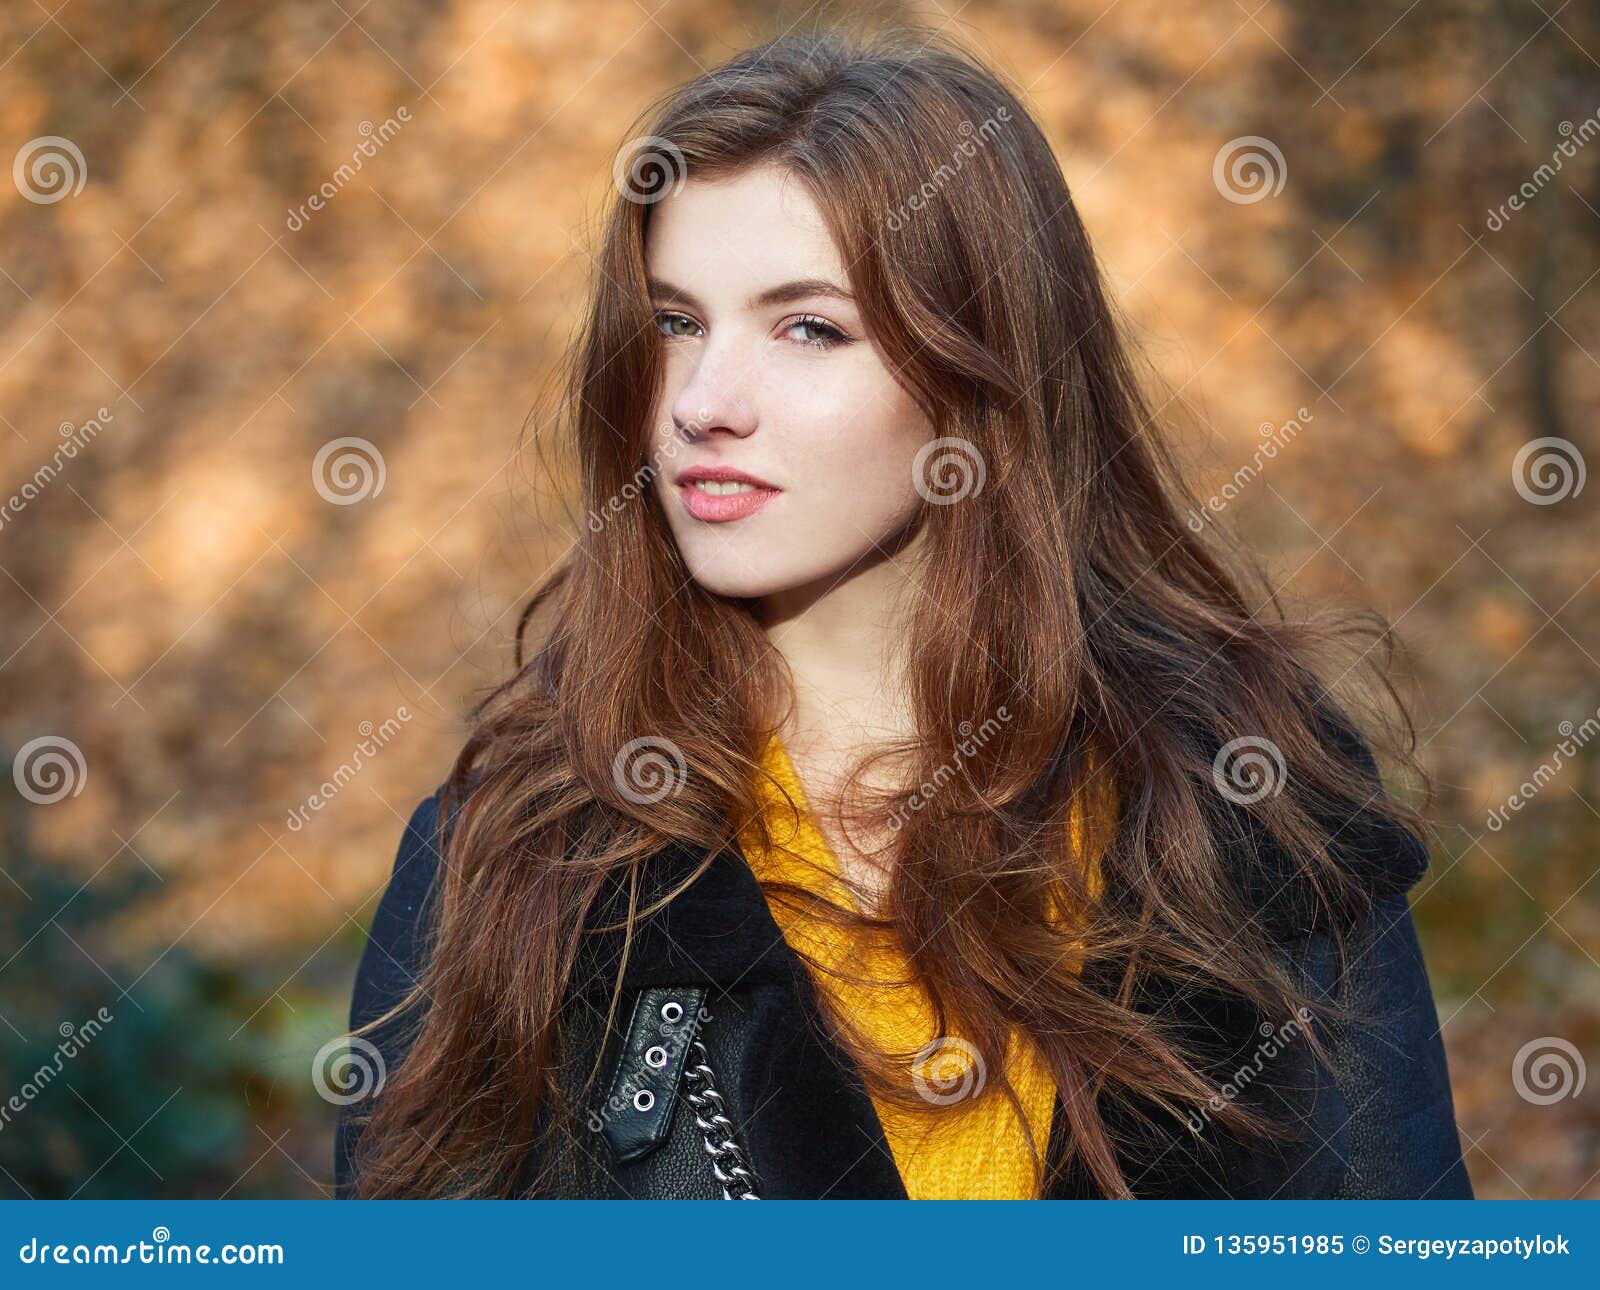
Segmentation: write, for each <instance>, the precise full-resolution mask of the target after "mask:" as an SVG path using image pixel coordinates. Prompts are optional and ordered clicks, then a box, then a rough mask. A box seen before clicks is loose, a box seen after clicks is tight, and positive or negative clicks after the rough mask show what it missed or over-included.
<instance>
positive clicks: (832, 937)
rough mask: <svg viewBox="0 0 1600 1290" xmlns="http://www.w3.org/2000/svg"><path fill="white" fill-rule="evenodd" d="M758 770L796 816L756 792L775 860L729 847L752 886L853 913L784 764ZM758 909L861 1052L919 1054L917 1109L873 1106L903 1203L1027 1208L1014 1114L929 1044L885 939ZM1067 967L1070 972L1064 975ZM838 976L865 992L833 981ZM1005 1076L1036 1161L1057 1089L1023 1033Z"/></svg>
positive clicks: (1028, 1184)
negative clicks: (786, 885) (791, 891)
mask: <svg viewBox="0 0 1600 1290" xmlns="http://www.w3.org/2000/svg"><path fill="white" fill-rule="evenodd" d="M762 765H763V767H764V768H765V769H766V771H767V772H768V774H770V775H771V776H772V779H773V780H775V781H777V785H781V786H782V788H783V789H785V790H787V792H788V794H789V797H790V798H792V799H793V801H794V803H795V805H796V807H797V808H798V809H799V812H800V815H799V819H798V820H796V818H795V816H794V814H793V813H791V812H790V810H789V808H788V804H787V803H786V802H785V801H784V798H783V795H782V793H780V792H779V791H778V788H777V787H776V786H775V785H774V784H773V783H772V782H770V781H768V780H767V779H764V778H763V779H760V780H759V792H760V795H761V799H762V805H763V809H764V810H765V812H766V818H767V823H768V828H769V829H770V830H771V832H772V836H773V848H772V850H771V851H769V852H763V851H762V850H761V847H760V843H759V839H758V838H757V837H756V836H755V833H754V829H753V828H750V829H746V830H745V831H744V832H743V833H741V834H740V838H739V841H740V845H741V848H742V850H743V853H744V855H745V858H746V860H747V861H748V862H749V864H750V866H751V868H752V870H753V871H754V872H755V874H756V876H757V878H758V879H760V880H762V881H763V882H769V881H783V882H790V883H795V884H797V885H799V886H801V887H803V888H805V889H806V890H807V891H808V892H811V893H814V894H815V895H818V896H821V897H823V898H824V899H826V900H828V901H830V902H831V903H832V904H834V905H836V906H838V907H839V908H842V909H854V908H857V906H856V905H855V902H854V900H853V898H852V896H851V894H850V892H849V889H848V888H847V887H846V886H845V885H844V883H843V882H842V881H841V879H840V876H839V875H840V870H839V865H838V859H837V857H836V856H835V855H834V854H833V850H832V848H831V847H830V846H829V845H828V842H827V840H826V839H825V838H824V837H823V835H822V833H821V831H820V830H819V829H818V828H817V826H816V823H815V821H814V820H813V818H812V816H811V814H810V810H809V808H808V806H807V805H806V799H805V793H804V791H803V790H802V788H801V785H800V781H799V778H798V776H797V775H796V774H795V771H794V767H793V765H792V764H791V762H790V761H789V757H788V754H787V753H786V752H785V751H784V748H783V745H782V744H781V743H780V742H779V741H778V740H777V739H776V738H773V739H772V740H771V741H770V742H769V743H768V745H767V749H766V751H765V753H764V754H763V757H762ZM1072 827H1073V831H1074V835H1075V836H1081V835H1080V834H1079V830H1080V829H1081V818H1080V815H1079V814H1078V810H1077V807H1076V806H1075V809H1074V813H1073V815H1072ZM1089 877H1090V890H1091V891H1092V892H1096V893H1098V886H1099V873H1098V869H1097V867H1096V866H1091V867H1090V875H1089ZM768 907H769V909H770V910H771V912H772V916H773V919H774V921H776V922H777V924H778V927H779V929H780V930H781V931H782V932H783V935H784V939H785V940H786V941H787V942H788V943H789V944H790V945H791V946H792V947H793V948H794V949H795V950H796V951H797V952H800V953H801V954H802V956H803V957H804V958H805V959H807V960H809V961H810V962H811V963H812V965H813V972H812V979H813V981H814V983H815V984H816V986H817V988H818V989H819V990H826V991H828V992H829V995H830V998H831V999H832V1000H833V1001H834V1002H835V1004H836V1006H838V1008H839V1010H840V1011H841V1012H842V1013H843V1014H844V1015H845V1016H848V1017H850V1018H851V1019H852V1023H853V1024H854V1025H855V1026H856V1027H857V1028H859V1029H860V1030H861V1032H862V1034H863V1036H864V1037H865V1038H866V1039H867V1041H868V1042H871V1043H872V1044H874V1045H875V1046H876V1047H877V1049H878V1050H879V1051H881V1052H900V1053H916V1054H918V1060H917V1061H916V1062H914V1063H913V1065H912V1067H911V1072H910V1074H911V1079H912V1080H913V1081H914V1082H915V1083H916V1085H917V1086H918V1087H919V1088H920V1089H921V1090H922V1092H923V1096H924V1099H925V1104H924V1106H922V1107H921V1108H919V1110H917V1111H916V1112H907V1111H904V1110H902V1109H901V1108H899V1107H896V1106H894V1105H892V1104H888V1103H886V1102H885V1101H884V1100H883V1099H881V1098H877V1097H874V1099H873V1102H874V1105H875V1106H876V1108H877V1112H878V1118H879V1120H880V1121H881V1122H882V1124H883V1129H884V1134H885V1136H886V1137H887V1138H888V1142H889V1147H890V1150H891V1151H892V1152H893V1154H894V1160H895V1165H896V1166H897V1167H898V1169H899V1171H900V1176H901V1179H902V1180H903V1182H904V1184H905V1188H906V1194H907V1195H908V1196H909V1197H910V1198H911V1199H912V1200H944V1199H977V1200H1026V1199H1033V1198H1035V1197H1036V1196H1037V1195H1038V1178H1037V1176H1036V1173H1035V1170H1034V1165H1033V1160H1032V1157H1031V1156H1030V1154H1029V1151H1028V1145H1027V1141H1026V1137H1025V1135H1024V1133H1023V1128H1022V1123H1021V1121H1020V1120H1019V1118H1018V1116H1017V1113H1016V1109H1015V1108H1014V1107H1013V1106H1012V1104H1011V1101H1010V1099H1009V1098H1007V1097H1006V1096H1005V1094H1004V1093H1003V1092H1002V1091H1001V1090H1000V1089H999V1087H998V1086H996V1087H993V1088H990V1087H988V1083H989V1081H987V1080H986V1079H985V1077H984V1073H983V1072H982V1070H981V1069H980V1068H979V1067H978V1065H977V1063H976V1060H975V1058H976V1053H975V1050H974V1049H973V1047H972V1046H971V1045H970V1044H969V1043H967V1041H965V1040H963V1039H962V1038H961V1037H960V1036H940V1035H939V1034H938V1033H937V1031H936V1028H935V1017H934V1013H933V1008H932V1004H931V1003H930V1001H929V999H928V997H927V994H926V991H925V990H924V989H923V988H922V987H921V986H920V985H918V984H916V983H915V982H914V981H913V980H912V973H911V969H910V967H909V965H908V963H907V961H906V958H905V956H904V954H903V953H902V952H901V951H900V949H899V947H898V945H897V944H896V943H895V940H894V937H893V935H892V933H889V932H884V933H881V934H870V933H868V932H861V931H856V930H854V929H850V928H844V927H840V926H838V925H836V924H833V923H830V922H828V921H827V920H826V919H824V918H821V917H808V916H807V913H806V911H804V910H802V909H798V908H796V907H795V904H794V902H792V901H787V900H783V899H781V898H776V897H774V896H773V895H772V894H771V893H769V895H768ZM1065 966H1066V967H1067V968H1068V970H1076V965H1074V964H1071V963H1069V964H1067V965H1065ZM818 968H820V969H821V970H820V971H819V970H817V969H818ZM841 971H842V972H845V973H848V974H849V975H851V976H856V977H861V978H864V981H863V982H857V981H854V980H849V979H846V978H845V977H843V976H839V975H836V973H838V972H841ZM1006 1073H1007V1075H1008V1077H1009V1078H1010V1080H1011V1084H1012V1087H1013V1088H1015V1090H1016V1092H1017V1096H1018V1099H1019V1100H1020V1101H1021V1103H1022V1105H1023V1108H1024V1110H1025V1111H1026V1114H1027V1117H1028V1123H1029V1125H1030V1126H1031V1127H1032V1130H1033V1136H1034V1142H1035V1144H1036V1146H1037V1147H1038V1150H1039V1153H1040V1155H1041V1156H1042V1155H1043V1154H1044V1151H1045V1147H1046V1144H1047V1143H1048V1142H1049V1135H1050V1125H1051V1119H1052V1115H1053V1112H1054V1108H1055V1085H1054V1083H1053V1081H1052V1080H1051V1078H1050V1074H1049V1071H1048V1070H1047V1069H1046V1067H1045V1066H1044V1064H1043V1061H1042V1060H1041V1059H1040V1057H1039V1055H1038V1052H1037V1050H1036V1049H1035V1047H1034V1045H1033V1043H1032V1042H1031V1041H1030V1040H1029V1039H1028V1038H1027V1037H1026V1036H1025V1034H1023V1033H1022V1032H1017V1033H1016V1034H1014V1035H1013V1037H1012V1043H1011V1049H1010V1052H1009V1054H1008V1056H1007V1068H1006Z"/></svg>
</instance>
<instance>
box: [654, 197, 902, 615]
mask: <svg viewBox="0 0 1600 1290" xmlns="http://www.w3.org/2000/svg"><path fill="white" fill-rule="evenodd" d="M651 220H652V222H651V227H650V232H649V238H648V245H647V248H646V268H647V270H648V273H649V278H650V288H651V293H652V305H653V307H654V309H655V311H656V325H657V326H658V327H659V328H660V330H661V332H662V335H663V340H662V347H663V356H664V357H663V362H664V372H665V375H664V379H663V382H662V387H661V389H660V391H659V392H658V395H657V400H656V405H655V414H654V416H653V417H652V420H651V427H652V429H651V464H652V466H653V467H654V472H655V473H654V486H655V489H656V493H657V496H658V497H659V498H660V501H661V505H662V507H663V508H664V510H665V512H666V516H667V522H668V524H669V525H670V526H671V528H672V533H673V536H674V538H675V539H676V540H677V543H678V547H679V550H680V551H681V552H682V554H683V558H684V562H685V563H686V564H687V566H688V569H689V572H690V574H691V576H692V577H693V578H694V579H695V581H696V582H698V583H699V584H700V585H702V586H703V587H705V588H706V589H707V590H708V591H711V592H714V593H716V594H719V595H725V596H739V597H752V598H759V597H764V596H771V595H776V594H779V593H783V592H789V591H794V590H796V589H799V588H804V587H806V586H808V585H809V584H813V583H819V582H825V581H826V580H829V579H831V578H834V577H836V576H837V575H839V574H841V573H843V572H845V571H847V570H850V569H852V568H854V567H856V566H857V565H859V564H862V563H864V562H875V561H876V560H877V559H881V558H883V557H884V556H885V554H887V553H888V552H890V551H892V550H893V549H894V547H895V544H896V543H897V542H898V541H899V540H900V539H901V538H902V537H903V536H904V535H905V534H906V533H907V531H908V529H909V527H910V525H911V523H912V521H913V520H914V519H915V518H916V517H917V515H918V514H919V511H920V509H921V507H922V504H923V503H922V497H921V494H919V492H918V490H917V487H916V481H915V479H914V477H913V469H912V467H913V463H914V461H915V459H916V456H917V450H918V449H919V448H920V447H922V445H923V444H925V443H926V442H927V441H928V440H929V439H930V438H931V435H932V431H931V429H930V427H929V425H928V422H927V419H926V418H925V417H924V416H923V415H922V413H921V411H920V410H919V409H918V408H917V406H916V404H915V402H914V401H913V400H912V398H911V396H910V395H909V394H908V393H907V392H906V391H905V390H904V389H903V388H902V387H901V386H900V385H899V384H898V383H897V382H896V380H895V378H894V376H893V374H892V373H891V372H890V370H889V368H888V367H887V365H886V364H885V363H884V360H883V358H882V356H881V355H880V354H879V353H878V351H877V350H876V349H875V348H874V345H873V342H872V341H871V339H870V338H869V337H868V336H867V335H866V333H865V330H864V328H863V320H862V315H861V312H860V311H859V310H858V309H857V307H856V305H855V303H854V301H853V300H852V299H851V297H850V295H849V279H848V277H847V275H846V273H845V266H844V264H843V263H842V261H841V259H840V256H839V253H838V250H837V248H836V247H835V246H834V243H833V239H832V237H831V236H830V234H829V232H828V229H827V226H826V224H825V223H824V221H823V218H822V214H821V212H820V211H819V210H818V208H817V206H816V203H815V202H814V201H813V200H812V199H811V196H810V194H809V192H808V191H807V189H806V187H805V185H804V184H803V183H802V182H800V181H799V180H797V179H794V178H792V177H790V176H788V175H786V174H785V173H784V172H782V171H780V170H778V169H776V168H773V167H769V166H761V167H754V168H751V169H748V170H745V171H743V172H740V173H738V174H736V175H733V176H730V177H726V178H722V179H717V180H707V179H691V180H689V181H688V182H687V183H685V184H684V185H683V187H682V188H680V189H679V190H678V191H677V192H675V193H673V194H672V195H671V196H669V197H666V198H664V199H663V200H662V201H661V202H660V204H659V205H658V206H657V208H656V210H655V211H654V212H653V213H652V216H651Z"/></svg>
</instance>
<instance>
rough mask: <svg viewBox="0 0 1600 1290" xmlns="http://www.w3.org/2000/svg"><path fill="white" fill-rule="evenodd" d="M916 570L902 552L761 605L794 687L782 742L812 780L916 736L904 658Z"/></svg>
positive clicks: (827, 787) (827, 786) (824, 786)
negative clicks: (808, 769) (886, 745)
mask: <svg viewBox="0 0 1600 1290" xmlns="http://www.w3.org/2000/svg"><path fill="white" fill-rule="evenodd" d="M913 569H914V562H913V560H912V558H911V556H910V553H908V552H905V551H902V552H901V553H899V554H897V555H895V556H893V557H889V556H884V557H882V558H880V559H878V560H876V561H875V562H873V563H872V564H870V565H867V566H858V567H857V568H856V569H853V570H851V571H850V572H848V573H846V574H845V575H843V576H841V577H838V578H835V579H832V580H830V581H829V582H827V583H825V584H819V585H814V586H810V587H805V588H798V589H795V590H793V591H790V592H786V593H784V594H783V595H780V596H774V597H769V598H767V599H766V600H763V601H762V603H761V606H760V619H761V623H762V626H763V627H764V628H765V630H766V633H767V636H768V638H769V639H770V640H771V641H772V644H773V647H774V648H775V649H777V651H778V652H779V653H780V654H781V655H782V656H783V658H784V660H785V661H786V662H787V664H788V666H789V671H790V674H791V676H792V677H793V679H794V705H793V708H792V709H791V710H790V711H789V712H788V713H787V714H786V716H785V719H784V721H783V723H782V725H781V726H780V729H779V732H778V733H779V737H780V738H781V739H782V740H783V742H784V746H785V747H786V748H787V749H788V750H789V753H790V756H791V757H792V758H794V759H795V761H796V764H797V767H799V766H801V765H805V766H810V767H811V768H812V769H813V772H814V777H816V776H820V777H821V778H822V779H824V780H832V779H833V778H834V775H833V774H832V772H835V771H837V770H840V769H842V768H843V766H844V764H845V763H848V762H851V761H854V760H855V759H856V758H858V757H859V756H860V755H861V754H863V753H865V752H867V751H868V750H869V749H872V748H875V747H878V746H880V745H882V744H884V743H888V742H893V741H897V740H902V739H907V738H910V737H912V736H914V735H915V733H916V721H915V717H914V713H913V711H912V708H911V704H910V697H909V695H908V694H907V692H906V685H905V671H904V666H905V654H904V648H903V646H904V631H905V613H906V609H907V607H908V605H909V604H910V603H911V602H912V601H913V600H914V598H915V597H916V596H917V594H918V591H917V589H916V587H915V585H914V584H913V578H914V572H913ZM813 787H814V789H818V790H824V791H827V790H831V789H833V788H834V787H835V785H834V784H831V783H826V782H824V783H818V784H815V785H814V786H813Z"/></svg>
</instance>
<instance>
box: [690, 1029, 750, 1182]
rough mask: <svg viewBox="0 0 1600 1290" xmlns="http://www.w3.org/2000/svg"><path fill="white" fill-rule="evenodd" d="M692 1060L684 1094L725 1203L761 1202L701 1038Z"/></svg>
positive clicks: (697, 1038) (694, 1048)
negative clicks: (738, 1201)
mask: <svg viewBox="0 0 1600 1290" xmlns="http://www.w3.org/2000/svg"><path fill="white" fill-rule="evenodd" d="M689 1051H690V1054H691V1057H692V1060H691V1062H690V1064H689V1066H688V1068H687V1069H686V1070H685V1071H684V1079H685V1081H686V1087H685V1089H684V1095H685V1096H686V1097H687V1098H688V1099H689V1105H690V1106H692V1107H693V1108H694V1122H695V1124H696V1125H697V1126H698V1127H699V1129H700V1137H701V1140H702V1141H703V1142H704V1143H705V1148H706V1154H707V1155H708V1156H710V1157H711V1172H712V1173H713V1174H715V1175H716V1179H717V1181H718V1182H719V1183H721V1184H722V1199H723V1200H760V1199H761V1197H760V1196H759V1195H757V1194H756V1176H755V1174H753V1173H752V1172H751V1171H750V1166H749V1165H748V1164H747V1163H746V1161H745V1158H744V1152H743V1151H742V1150H740V1148H739V1144H738V1142H737V1141H736V1140H735V1139H734V1136H733V1121H732V1120H730V1119H728V1115H727V1109H726V1107H725V1105H724V1104H723V1101H722V1094H721V1093H719V1092H717V1089H716V1085H715V1084H713V1083H712V1072H711V1054H710V1053H708V1052H707V1051H706V1046H705V1041H704V1040H702V1039H701V1038H700V1037H699V1036H698V1035H697V1036H696V1037H695V1040H694V1042H693V1044H691V1045H690V1049H689Z"/></svg>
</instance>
